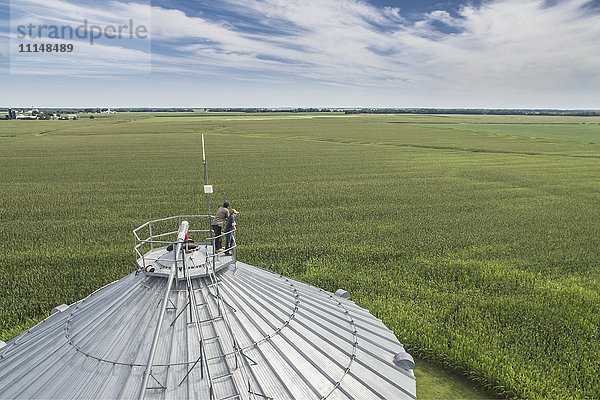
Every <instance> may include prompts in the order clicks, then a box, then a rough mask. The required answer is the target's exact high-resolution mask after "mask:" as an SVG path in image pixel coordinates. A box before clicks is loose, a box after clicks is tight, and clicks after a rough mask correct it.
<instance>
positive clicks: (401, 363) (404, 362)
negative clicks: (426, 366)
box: [393, 347, 415, 369]
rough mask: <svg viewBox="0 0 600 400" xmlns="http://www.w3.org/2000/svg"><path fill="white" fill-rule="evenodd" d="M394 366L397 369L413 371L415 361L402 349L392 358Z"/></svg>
mask: <svg viewBox="0 0 600 400" xmlns="http://www.w3.org/2000/svg"><path fill="white" fill-rule="evenodd" d="M393 361H394V365H395V366H396V367H398V368H402V369H415V360H414V359H413V358H412V356H411V355H410V354H408V353H407V352H406V351H404V347H403V348H402V351H401V352H400V353H398V354H396V355H395V356H394V360H393Z"/></svg>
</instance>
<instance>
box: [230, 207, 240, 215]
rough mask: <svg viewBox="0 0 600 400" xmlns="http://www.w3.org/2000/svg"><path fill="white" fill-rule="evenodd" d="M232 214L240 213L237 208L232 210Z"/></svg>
mask: <svg viewBox="0 0 600 400" xmlns="http://www.w3.org/2000/svg"><path fill="white" fill-rule="evenodd" d="M231 213H232V214H239V213H240V212H239V211H238V210H236V209H235V208H233V209H231Z"/></svg>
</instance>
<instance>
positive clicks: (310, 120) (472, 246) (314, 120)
mask: <svg viewBox="0 0 600 400" xmlns="http://www.w3.org/2000/svg"><path fill="white" fill-rule="evenodd" d="M170 115H172V114H116V115H110V116H106V117H98V118H96V119H91V120H90V119H87V118H82V119H80V120H77V121H0V171H1V173H0V194H1V197H0V220H1V223H0V274H1V275H2V280H1V281H0V339H2V340H5V341H6V340H8V339H9V338H11V337H13V336H15V335H16V334H18V333H19V332H20V331H22V330H23V329H27V328H28V327H30V326H31V325H33V324H35V323H36V322H38V321H39V320H40V319H43V318H44V317H45V316H47V315H49V312H50V309H51V308H52V307H54V306H56V305H59V304H62V303H67V304H69V303H72V302H74V301H77V300H79V299H81V298H83V297H85V296H86V295H88V294H89V293H91V292H92V291H93V290H95V289H97V288H99V287H101V286H102V285H104V284H106V283H108V282H111V281H113V280H116V279H119V278H120V277H122V276H124V275H125V274H127V273H129V272H131V271H133V270H134V254H133V250H132V247H133V238H132V234H131V231H132V229H134V228H135V227H137V226H139V225H141V224H142V223H144V222H146V221H148V220H150V219H155V218H160V217H165V216H170V215H179V214H188V213H189V214H192V213H194V214H195V213H204V212H205V211H206V202H205V198H204V195H203V194H202V185H203V167H202V163H201V152H200V133H204V134H205V135H206V143H207V151H208V162H209V180H210V181H211V183H212V184H213V185H214V186H215V194H213V195H212V198H211V204H213V205H214V204H217V203H220V202H223V201H224V200H229V201H231V202H232V205H233V207H234V208H236V209H238V210H240V211H241V214H240V217H239V218H238V229H239V231H238V237H237V238H238V242H239V245H240V247H239V251H238V258H239V259H240V260H242V261H244V262H247V263H250V264H254V265H257V266H261V267H265V268H269V269H271V270H274V271H276V272H278V273H281V274H284V275H288V276H292V277H294V278H297V279H300V280H303V281H306V282H309V283H311V284H314V285H317V286H320V287H323V288H325V289H327V290H331V291H335V290H336V289H338V288H344V289H346V290H348V291H349V292H350V293H351V294H352V299H353V300H354V301H356V302H357V303H358V304H359V305H361V306H362V307H365V308H367V309H369V310H370V311H371V312H372V313H373V314H375V315H376V316H378V317H379V318H381V319H382V320H383V321H384V322H385V324H386V325H387V326H388V327H389V328H390V329H391V330H393V331H394V332H395V333H396V335H397V337H398V338H399V340H400V342H402V343H404V344H405V345H406V347H407V348H408V349H409V351H411V352H412V353H413V354H415V355H417V356H419V357H421V358H424V359H428V360H431V361H434V362H436V363H438V364H441V365H444V366H446V368H448V369H450V370H456V371H458V372H459V373H461V374H464V375H466V376H467V377H468V378H469V379H470V380H471V381H473V382H477V383H478V385H480V386H481V387H485V388H487V389H489V390H491V391H492V392H494V393H495V394H497V395H498V396H501V397H507V398H554V399H567V398H571V399H576V398H598V394H599V393H600V379H598V376H600V362H598V360H600V294H599V289H600V250H599V248H598V244H599V240H598V239H600V209H599V205H600V118H584V117H581V118H579V117H560V118H558V117H541V116H531V117H523V116H519V117H512V116H457V115H454V116H448V115H385V116H376V115H349V116H345V115H343V114H331V115H329V114H303V115H294V114H289V115H288V114H277V115H275V114H264V115H262V114H260V115H250V116H245V115H243V114H231V113H230V114H209V113H207V114H202V113H194V114H193V115H192V116H186V115H185V114H184V115H177V116H175V117H172V116H170ZM213 212H214V210H213Z"/></svg>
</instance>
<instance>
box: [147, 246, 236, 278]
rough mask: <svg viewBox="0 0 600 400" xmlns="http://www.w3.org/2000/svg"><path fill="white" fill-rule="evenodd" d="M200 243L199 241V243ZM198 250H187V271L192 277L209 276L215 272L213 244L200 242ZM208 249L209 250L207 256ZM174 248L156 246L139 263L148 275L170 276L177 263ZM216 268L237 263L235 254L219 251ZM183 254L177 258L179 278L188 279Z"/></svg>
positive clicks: (217, 269) (218, 269)
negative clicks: (184, 268) (183, 264)
mask: <svg viewBox="0 0 600 400" xmlns="http://www.w3.org/2000/svg"><path fill="white" fill-rule="evenodd" d="M197 244H198V243H197ZM198 245H199V248H198V250H193V251H186V252H185V260H184V261H185V265H186V266H187V273H188V274H189V276H190V278H192V279H195V278H202V277H208V276H210V274H212V273H213V271H212V261H213V260H212V258H213V256H212V246H211V245H206V243H204V244H198ZM207 251H208V252H209V253H208V254H209V255H208V257H207ZM173 253H174V250H171V251H169V250H167V246H164V247H159V248H155V249H153V250H151V251H149V252H147V253H145V254H144V256H143V257H139V258H138V259H137V265H138V267H139V268H140V269H142V270H143V271H144V273H145V274H146V275H147V276H158V277H164V278H168V277H169V273H170V271H171V268H173V265H174V264H175V254H173ZM214 259H215V260H214V261H215V269H214V272H215V273H216V272H218V271H220V270H222V269H223V268H225V267H227V266H229V265H232V264H234V263H235V258H234V257H233V256H227V255H225V254H223V253H219V254H217V255H215V256H214ZM181 261H182V260H181V256H180V257H179V258H178V259H177V262H178V266H179V268H178V271H177V279H178V280H183V279H186V278H185V275H184V273H183V268H182V262H181Z"/></svg>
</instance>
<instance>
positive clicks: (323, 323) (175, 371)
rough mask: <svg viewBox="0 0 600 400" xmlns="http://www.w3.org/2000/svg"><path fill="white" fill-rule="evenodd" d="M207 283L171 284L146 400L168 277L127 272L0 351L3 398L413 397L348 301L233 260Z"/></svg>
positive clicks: (391, 347)
mask: <svg viewBox="0 0 600 400" xmlns="http://www.w3.org/2000/svg"><path fill="white" fill-rule="evenodd" d="M214 278H215V275H213V276H212V277H210V276H208V277H198V278H195V279H193V280H191V287H192V288H193V290H192V291H191V293H193V294H192V295H190V291H188V290H187V288H186V285H185V282H181V281H175V284H174V285H173V286H172V288H173V289H172V290H171V291H170V294H169V295H168V300H167V303H166V304H167V306H166V311H165V313H164V320H163V323H162V325H160V329H159V332H158V333H159V335H157V336H156V337H157V338H158V340H157V343H156V353H155V356H154V360H153V362H152V371H151V372H152V373H151V375H150V379H149V380H148V384H147V386H146V387H147V389H146V390H145V391H144V390H143V388H142V385H143V382H144V377H145V376H144V373H145V369H146V365H147V361H148V354H149V353H150V352H151V348H152V345H153V338H154V336H155V335H154V333H155V329H156V327H157V325H158V323H157V320H158V319H157V315H158V313H159V309H161V304H162V301H163V296H164V295H165V291H166V286H167V279H165V278H163V277H159V276H145V275H144V274H135V273H132V274H130V275H128V276H126V277H124V278H123V279H121V280H119V281H116V282H114V283H112V284H110V285H108V286H106V287H104V288H102V289H100V290H98V291H96V292H94V293H93V294H91V295H90V296H88V297H87V298H85V299H83V300H81V301H79V302H77V303H75V304H73V305H72V306H71V307H69V308H68V309H66V310H64V311H58V312H56V313H55V314H53V315H52V316H50V317H49V318H47V319H46V320H44V321H43V322H42V323H40V324H38V325H37V326H35V327H33V328H31V329H30V330H28V331H26V332H24V333H22V334H21V335H19V336H18V337H16V338H14V339H12V340H10V341H9V342H8V343H7V344H6V346H4V347H3V348H2V349H0V398H61V399H66V398H138V397H139V396H140V393H144V395H145V397H146V398H149V399H151V398H159V399H163V398H177V399H180V398H198V399H211V398H214V399H228V398H236V399H261V398H274V399H289V398H295V399H322V398H328V399H349V398H357V399H371V398H386V399H403V398H407V399H411V398H415V393H416V386H415V379H414V375H413V373H412V370H409V369H403V368H399V367H397V366H396V365H394V363H393V362H392V360H393V359H394V356H395V355H396V354H398V353H402V352H403V351H404V349H403V347H402V345H401V344H400V343H399V342H398V340H397V339H396V337H395V336H394V334H393V333H392V332H391V331H390V330H388V329H387V328H386V327H385V326H384V324H383V323H382V322H381V321H380V320H378V319H377V318H375V317H374V316H372V315H371V314H370V313H369V312H368V311H366V310H364V309H362V308H360V307H358V306H357V305H355V304H354V303H353V302H352V301H350V300H348V299H343V298H341V297H339V296H335V295H334V294H332V293H330V292H327V291H324V290H322V289H319V288H316V287H314V286H311V285H308V284H305V283H302V282H299V281H296V280H293V279H290V278H286V277H283V276H280V275H277V274H274V273H272V272H269V271H267V270H263V269H260V268H257V267H254V266H251V265H247V264H244V263H241V262H237V264H236V265H229V266H227V267H226V268H223V269H222V270H221V271H220V272H219V273H218V274H217V275H216V278H217V280H218V283H217V284H215V281H214ZM167 293H168V292H167ZM190 300H192V302H190ZM190 303H191V304H196V305H197V306H196V308H197V311H198V312H197V313H195V312H192V311H193V310H192V307H190V306H189V304H190ZM197 329H198V330H199V331H196V330H197ZM198 335H201V337H202V338H203V347H202V351H203V354H200V353H201V346H199V342H198V339H197V337H198ZM202 356H203V357H202Z"/></svg>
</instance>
